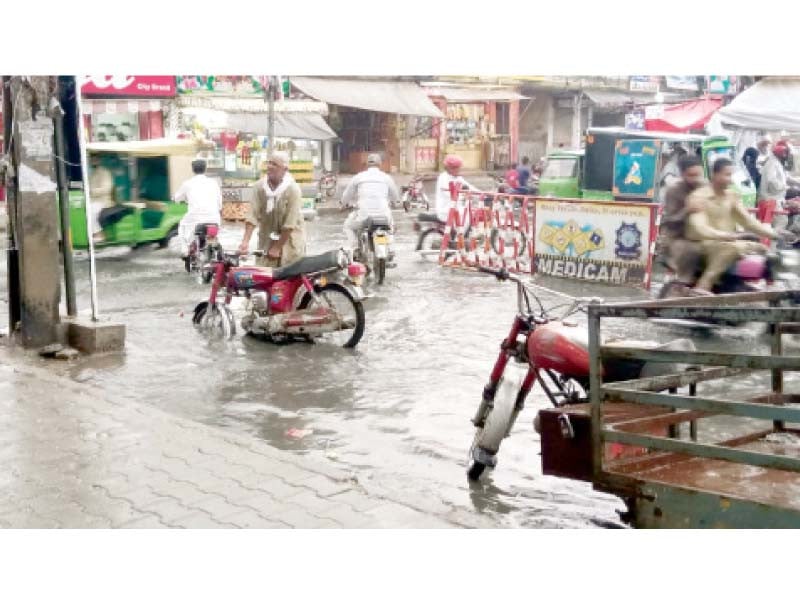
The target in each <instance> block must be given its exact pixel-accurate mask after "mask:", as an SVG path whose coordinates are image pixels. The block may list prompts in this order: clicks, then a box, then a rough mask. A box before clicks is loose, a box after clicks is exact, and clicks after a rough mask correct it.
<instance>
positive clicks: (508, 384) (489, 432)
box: [467, 378, 520, 481]
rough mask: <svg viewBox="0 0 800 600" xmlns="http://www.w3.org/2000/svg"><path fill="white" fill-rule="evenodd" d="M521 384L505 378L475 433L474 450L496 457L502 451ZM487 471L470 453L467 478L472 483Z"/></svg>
mask: <svg viewBox="0 0 800 600" xmlns="http://www.w3.org/2000/svg"><path fill="white" fill-rule="evenodd" d="M519 384H520V382H519V381H515V380H514V378H511V379H508V378H503V380H502V381H501V382H500V386H499V388H498V390H497V393H496V394H495V398H494V406H493V407H492V410H490V411H489V414H488V415H487V416H486V421H485V423H484V424H483V428H480V429H477V430H476V431H475V440H474V441H473V443H472V446H473V448H474V447H479V448H482V449H483V450H485V451H486V452H487V453H489V454H491V455H496V454H497V453H498V452H499V451H500V444H501V443H502V441H503V440H504V439H505V437H506V433H507V432H508V430H509V426H510V424H511V418H512V415H513V414H514V405H515V404H516V401H517V391H518V390H519ZM485 469H486V465H484V464H483V463H480V462H478V461H476V460H474V459H473V458H472V452H470V466H469V469H468V470H467V477H469V478H470V479H471V480H472V481H476V480H477V479H478V478H479V477H480V476H481V474H482V473H483V471H484V470H485Z"/></svg>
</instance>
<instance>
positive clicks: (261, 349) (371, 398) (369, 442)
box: [0, 212, 766, 527]
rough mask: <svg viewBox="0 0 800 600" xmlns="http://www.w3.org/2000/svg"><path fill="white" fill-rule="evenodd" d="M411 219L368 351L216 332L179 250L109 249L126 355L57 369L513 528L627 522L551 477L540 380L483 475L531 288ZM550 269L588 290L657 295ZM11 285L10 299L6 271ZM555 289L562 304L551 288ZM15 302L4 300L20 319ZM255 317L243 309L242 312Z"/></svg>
mask: <svg viewBox="0 0 800 600" xmlns="http://www.w3.org/2000/svg"><path fill="white" fill-rule="evenodd" d="M343 219H344V215H339V214H337V213H333V214H325V215H324V216H321V217H320V218H318V219H317V220H316V221H314V222H311V223H308V224H307V225H308V237H309V253H316V252H322V251H325V250H329V249H332V248H334V247H337V246H339V245H341V244H342V243H343V234H342V232H341V224H342V221H343ZM395 219H396V226H397V233H396V236H395V240H396V251H397V263H398V266H397V268H395V269H391V270H389V271H388V272H387V281H386V283H385V284H384V285H383V286H373V285H370V286H368V292H369V294H370V297H369V298H368V299H367V300H366V302H365V307H366V315H367V326H366V333H365V336H364V339H363V340H362V341H361V343H360V344H359V345H358V347H357V348H356V349H355V350H345V349H343V348H339V347H336V346H332V345H329V344H326V343H319V344H316V345H307V344H295V345H288V346H276V345H272V344H269V343H265V342H262V341H259V340H256V339H253V338H249V337H243V336H242V334H241V331H239V332H238V333H237V336H236V338H235V339H234V340H232V341H230V342H219V341H216V342H215V341H209V340H205V339H203V338H202V337H201V336H200V335H199V334H198V333H197V332H196V331H195V330H194V328H193V327H192V324H191V320H190V316H191V312H192V308H193V307H194V305H195V304H196V303H197V302H198V301H201V300H203V299H204V297H205V296H206V295H207V292H208V287H206V286H202V285H199V284H197V283H195V282H194V281H193V280H192V279H191V278H190V277H189V276H188V275H187V274H186V273H185V272H183V271H182V270H181V267H182V264H181V262H180V260H179V259H178V258H177V257H176V256H174V255H173V254H171V253H170V251H169V250H158V249H154V248H143V249H139V250H135V251H130V250H127V249H112V250H104V251H102V252H101V253H100V256H99V257H98V260H97V268H98V295H99V298H100V312H101V314H102V315H103V316H104V317H108V318H111V319H113V320H115V321H120V322H124V323H125V324H126V325H127V344H126V351H125V353H124V354H123V355H119V356H106V357H99V358H88V357H82V358H80V359H78V360H76V361H73V362H71V363H69V364H55V365H52V367H51V369H52V370H55V371H56V372H60V373H63V374H65V375H67V376H69V377H70V378H72V379H73V380H75V381H76V382H80V383H81V384H82V385H84V386H89V387H91V388H93V389H95V390H98V391H101V392H104V393H106V394H108V395H110V397H112V398H113V399H114V400H115V401H118V402H123V403H124V402H125V401H127V400H130V401H137V402H144V403H147V404H151V405H153V406H155V407H158V408H160V409H163V410H165V411H167V412H169V413H173V414H175V415H178V416H180V417H183V418H187V419H191V420H194V421H198V422H200V423H203V424H207V425H211V426H213V427H216V428H221V429H223V430H229V431H231V432H235V433H237V434H243V435H245V436H249V437H250V438H252V439H256V440H263V441H265V442H266V443H267V444H269V445H271V446H273V447H275V448H278V449H281V450H287V451H290V452H292V453H294V454H297V455H307V456H308V457H311V458H313V459H315V460H320V461H325V462H327V463H329V464H331V465H332V466H335V467H337V468H339V469H341V470H343V471H345V472H348V473H351V474H352V475H354V476H355V477H357V479H358V480H359V481H362V482H368V483H369V484H371V485H374V486H375V487H376V488H380V489H382V490H384V491H385V492H386V495H387V496H388V497H393V498H399V499H409V500H413V501H414V503H415V505H416V506H420V507H422V508H424V507H425V506H426V505H429V506H431V508H432V509H433V508H436V509H441V508H442V507H447V508H449V509H453V510H466V511H471V512H473V513H475V514H478V515H481V516H483V517H486V518H488V519H489V522H491V523H492V524H494V525H495V526H500V527H593V526H617V525H618V523H619V521H618V518H617V514H616V512H615V510H616V509H620V510H622V509H623V504H622V502H621V501H619V500H618V499H617V498H615V497H612V496H608V495H605V494H601V493H598V492H595V491H593V490H592V489H591V486H590V485H589V484H584V483H579V482H572V481H567V480H562V479H557V478H552V477H545V476H542V475H541V471H540V466H539V456H538V451H539V450H538V446H539V444H538V436H537V434H536V433H535V432H534V431H533V427H532V420H533V417H534V416H535V413H536V409H537V408H542V407H545V406H547V401H546V399H545V398H544V396H543V394H542V393H541V392H540V391H539V390H535V391H534V393H533V394H532V396H531V399H530V400H529V403H528V407H527V408H526V410H525V411H524V412H523V413H522V415H521V416H520V419H519V420H518V422H517V424H516V426H515V428H514V431H513V432H512V435H511V437H510V438H509V439H507V440H505V441H504V443H503V446H502V449H501V452H500V455H499V465H498V468H497V469H496V470H495V471H494V472H493V473H491V474H490V475H489V476H488V477H487V478H486V480H485V481H484V482H483V483H480V484H472V485H470V484H468V482H467V479H466V475H465V469H466V466H467V453H468V449H469V446H470V443H471V440H472V436H473V427H472V424H471V423H470V418H471V417H472V415H473V414H474V411H475V409H476V407H477V404H478V401H479V399H480V394H481V390H482V388H483V386H484V385H485V383H486V381H487V378H488V375H489V372H490V371H491V368H492V364H493V362H494V360H495V358H496V354H497V350H498V346H499V343H500V341H501V339H502V338H503V337H504V336H505V335H506V333H507V331H508V328H509V326H510V324H511V321H512V319H513V316H514V310H515V307H516V300H515V290H514V287H513V286H512V285H511V284H508V283H506V284H500V283H498V282H496V281H495V280H494V279H492V278H491V277H488V276H484V275H478V274H471V273H463V272H453V271H450V270H447V269H442V268H440V267H438V266H437V265H435V264H433V263H430V262H426V261H424V260H422V259H420V258H419V257H418V256H416V255H415V253H414V252H413V248H414V245H415V242H416V237H415V234H414V232H413V231H412V218H411V217H410V216H409V215H405V214H404V213H402V212H400V213H395ZM242 229H243V228H242V227H241V226H240V225H237V224H228V225H226V226H225V227H224V230H223V243H224V244H225V246H226V247H229V248H234V247H235V246H236V245H237V244H238V241H239V239H240V237H241V231H242ZM3 268H4V265H3ZM77 273H78V275H77V276H78V291H79V308H80V309H81V310H84V309H86V308H88V301H89V300H88V263H87V261H86V260H85V258H79V260H78V261H77ZM4 278H5V275H3V279H4ZM546 283H547V285H550V286H552V287H554V288H556V289H558V290H560V291H563V292H566V293H570V294H576V295H600V296H604V297H606V298H618V299H623V298H634V297H638V298H641V297H644V296H645V295H646V294H645V292H641V291H636V290H629V289H620V288H609V287H602V286H597V285H588V286H587V285H582V284H575V283H572V282H565V281H559V280H552V279H551V280H548V281H547V282H546ZM0 285H1V286H2V288H1V289H0V296H2V297H5V288H4V286H5V281H3V282H2V284H0ZM542 299H543V301H544V302H545V303H546V304H548V303H550V304H552V303H555V302H559V303H560V302H562V300H559V299H557V298H555V297H553V296H548V295H547V294H543V298H542ZM5 310H6V305H2V304H0V313H2V314H0V317H2V318H3V319H4V321H5V319H6V316H5V312H4V311H5ZM240 317H241V312H238V313H237V321H238V319H239V318H240ZM237 325H238V322H237ZM610 331H611V333H612V334H618V335H624V336H627V337H632V338H636V339H652V338H654V337H655V338H658V339H664V340H666V339H671V338H672V337H675V336H676V335H684V334H686V333H687V332H685V331H683V330H680V329H676V328H674V327H654V325H653V324H652V323H643V322H636V323H635V324H633V325H631V324H630V323H625V324H619V323H617V324H612V325H611V328H610ZM688 333H689V334H690V335H692V337H693V341H695V342H696V343H697V345H698V347H701V348H709V349H711V348H720V347H723V346H726V347H731V346H740V347H743V348H744V347H748V349H751V348H752V346H753V340H756V341H757V342H758V343H759V344H761V345H762V346H763V348H764V351H765V352H766V346H764V345H763V343H762V342H763V339H761V338H758V334H757V333H756V332H754V331H752V330H750V329H742V330H725V331H724V332H722V333H719V332H718V333H712V334H711V335H705V336H698V335H696V334H693V333H692V332H688ZM514 368H516V367H514ZM758 382H759V383H763V380H761V379H759V380H758ZM753 383H754V381H753V380H751V381H749V383H748V382H745V383H744V384H742V385H743V386H744V387H749V386H750V385H752V384H753ZM292 430H294V432H292ZM298 431H299V432H302V433H301V434H299V435H298V433H297V432H298ZM709 433H711V432H709Z"/></svg>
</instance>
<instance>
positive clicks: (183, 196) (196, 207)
mask: <svg viewBox="0 0 800 600" xmlns="http://www.w3.org/2000/svg"><path fill="white" fill-rule="evenodd" d="M192 171H193V172H194V177H192V178H191V179H188V180H186V181H184V182H183V184H182V185H181V187H179V188H178V191H177V192H175V195H174V196H173V197H172V200H173V201H174V202H186V203H187V204H188V205H189V210H188V211H187V212H186V214H185V215H184V217H183V219H181V222H180V225H179V226H178V237H179V238H180V240H181V256H184V257H185V256H187V255H188V254H189V244H191V243H192V238H193V237H194V229H195V227H196V226H197V225H200V224H202V223H213V224H214V225H219V224H220V223H221V218H220V214H221V212H222V191H221V190H220V189H219V184H218V183H217V182H216V181H215V180H213V179H211V178H210V177H209V176H208V175H206V161H204V160H202V159H198V160H195V161H192Z"/></svg>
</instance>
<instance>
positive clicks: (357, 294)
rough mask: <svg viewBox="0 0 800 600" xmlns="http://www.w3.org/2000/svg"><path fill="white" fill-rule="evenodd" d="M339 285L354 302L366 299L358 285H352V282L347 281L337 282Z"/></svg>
mask: <svg viewBox="0 0 800 600" xmlns="http://www.w3.org/2000/svg"><path fill="white" fill-rule="evenodd" d="M339 284H340V285H342V286H343V287H344V289H346V290H347V291H348V292H349V293H350V295H351V296H352V297H353V300H355V301H356V302H362V301H363V300H364V298H366V295H365V294H364V289H363V288H362V287H361V286H360V285H354V284H353V282H352V281H349V280H347V279H345V280H342V281H339Z"/></svg>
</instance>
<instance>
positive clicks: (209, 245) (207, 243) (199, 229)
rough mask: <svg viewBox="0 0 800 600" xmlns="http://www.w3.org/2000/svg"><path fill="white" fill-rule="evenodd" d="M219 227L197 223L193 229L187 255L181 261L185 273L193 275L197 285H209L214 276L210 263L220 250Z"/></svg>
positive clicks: (212, 224) (213, 224)
mask: <svg viewBox="0 0 800 600" xmlns="http://www.w3.org/2000/svg"><path fill="white" fill-rule="evenodd" d="M217 235H219V225H217V224H216V223H198V224H197V225H195V228H194V237H193V238H192V243H191V244H189V255H188V256H186V257H185V258H184V259H183V262H184V266H185V268H186V272H187V273H189V274H194V275H195V277H196V278H197V282H198V283H209V282H211V278H212V277H213V276H214V272H213V269H212V265H211V262H212V261H213V260H214V256H216V253H217V251H218V249H219V248H220V245H219V240H218V239H217Z"/></svg>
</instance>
